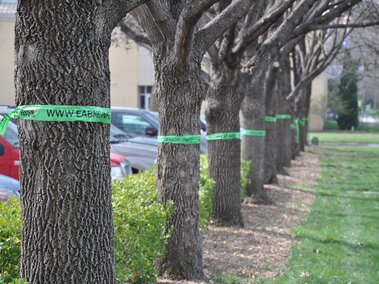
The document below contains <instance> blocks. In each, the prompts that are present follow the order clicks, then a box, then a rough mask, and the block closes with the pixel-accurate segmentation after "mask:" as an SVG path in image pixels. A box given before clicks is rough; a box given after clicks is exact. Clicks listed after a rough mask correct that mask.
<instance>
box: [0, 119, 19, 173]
mask: <svg viewBox="0 0 379 284" xmlns="http://www.w3.org/2000/svg"><path fill="white" fill-rule="evenodd" d="M1 119H2V116H0V120H1ZM19 166H20V148H19V142H18V132H17V127H16V125H15V124H13V123H12V122H9V124H8V127H7V129H6V130H5V133H4V136H0V174H2V175H5V176H8V177H11V178H14V179H16V180H18V178H19V177H18V174H19Z"/></svg>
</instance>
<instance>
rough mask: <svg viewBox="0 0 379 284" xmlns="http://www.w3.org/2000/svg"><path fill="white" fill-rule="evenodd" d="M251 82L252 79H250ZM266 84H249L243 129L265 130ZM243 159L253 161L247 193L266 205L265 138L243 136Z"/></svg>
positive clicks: (244, 103)
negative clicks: (264, 86)
mask: <svg viewBox="0 0 379 284" xmlns="http://www.w3.org/2000/svg"><path fill="white" fill-rule="evenodd" d="M250 80H251V79H250ZM263 85H264V82H262V81H256V82H255V83H254V84H251V83H250V84H249V83H247V86H246V96H245V99H244V101H243V104H242V107H241V112H242V116H243V120H242V121H243V124H242V127H243V128H244V129H251V130H265V115H266V108H265V92H264V88H263ZM242 146H243V147H242V158H243V159H244V160H249V161H251V165H250V169H249V175H248V180H249V182H248V184H247V188H246V192H247V194H248V196H251V197H252V198H253V199H254V200H255V201H256V202H258V203H262V202H263V203H264V202H265V201H266V200H267V199H268V197H267V195H266V193H265V191H264V187H263V186H264V178H265V172H264V169H265V166H264V164H265V137H264V136H243V144H242Z"/></svg>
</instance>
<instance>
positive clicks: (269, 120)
mask: <svg viewBox="0 0 379 284" xmlns="http://www.w3.org/2000/svg"><path fill="white" fill-rule="evenodd" d="M265 122H276V117H275V116H265Z"/></svg>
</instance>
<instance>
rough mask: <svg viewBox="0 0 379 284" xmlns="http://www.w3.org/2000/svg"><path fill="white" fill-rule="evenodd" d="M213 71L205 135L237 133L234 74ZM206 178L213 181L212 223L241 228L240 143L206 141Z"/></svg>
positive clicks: (237, 110) (239, 100)
mask: <svg viewBox="0 0 379 284" xmlns="http://www.w3.org/2000/svg"><path fill="white" fill-rule="evenodd" d="M222 68H223V67H220V69H218V70H212V71H211V74H210V77H211V82H210V85H209V89H208V94H207V108H206V113H205V114H206V118H207V134H208V135H210V134H216V133H227V132H240V120H239V111H240V106H241V98H240V96H239V95H238V94H237V92H236V86H237V83H238V74H237V71H236V70H228V71H225V70H223V69H222ZM208 164H209V176H210V177H211V178H212V179H214V180H215V181H216V185H215V187H214V189H213V198H212V221H213V222H214V223H216V224H218V225H224V226H243V219H242V213H241V171H240V169H241V142H240V139H238V138H237V139H230V140H213V141H208Z"/></svg>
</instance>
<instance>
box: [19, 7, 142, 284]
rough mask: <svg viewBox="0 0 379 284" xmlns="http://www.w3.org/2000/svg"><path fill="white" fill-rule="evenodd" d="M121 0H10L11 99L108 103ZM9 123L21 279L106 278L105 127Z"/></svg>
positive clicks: (109, 239) (110, 276) (109, 252)
mask: <svg viewBox="0 0 379 284" xmlns="http://www.w3.org/2000/svg"><path fill="white" fill-rule="evenodd" d="M137 2H138V1H134V3H133V4H135V5H137ZM140 2H141V1H140ZM112 4H113V3H112ZM129 4H131V3H126V1H120V2H119V3H118V5H115V6H112V5H111V3H107V4H106V3H100V2H99V1H83V2H80V1H79V2H78V1H77V2H75V4H72V3H69V2H60V1H57V2H55V1H37V2H36V1H34V2H30V1H19V2H18V7H17V14H16V26H15V33H16V40H15V56H16V58H15V64H16V68H15V86H16V104H17V105H18V106H21V105H33V104H41V105H48V104H51V105H82V106H99V107H109V106H110V94H109V90H110V83H109V76H110V74H109V66H108V65H109V64H108V49H109V46H110V43H111V41H110V36H111V32H112V29H113V27H114V26H115V25H116V24H117V22H118V21H119V20H120V19H121V17H122V16H124V15H125V14H126V13H127V11H128V10H129V9H131V8H132V6H133V5H131V6H130V5H129ZM116 6H119V7H118V8H116ZM121 10H122V11H121ZM18 128H19V137H20V151H21V180H20V181H21V205H22V225H23V231H22V261H21V275H22V277H23V278H25V279H26V280H27V281H28V283H113V282H114V281H115V277H114V269H113V262H114V260H113V223H112V207H111V190H110V183H111V178H110V165H109V125H106V124H102V123H85V122H40V121H29V120H20V121H19V123H18Z"/></svg>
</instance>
